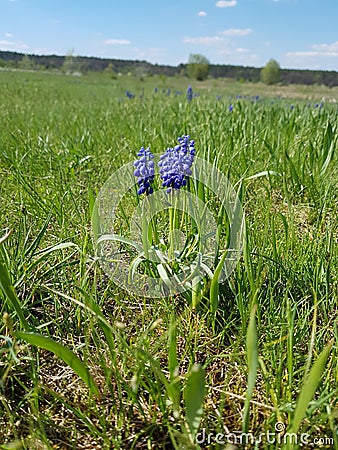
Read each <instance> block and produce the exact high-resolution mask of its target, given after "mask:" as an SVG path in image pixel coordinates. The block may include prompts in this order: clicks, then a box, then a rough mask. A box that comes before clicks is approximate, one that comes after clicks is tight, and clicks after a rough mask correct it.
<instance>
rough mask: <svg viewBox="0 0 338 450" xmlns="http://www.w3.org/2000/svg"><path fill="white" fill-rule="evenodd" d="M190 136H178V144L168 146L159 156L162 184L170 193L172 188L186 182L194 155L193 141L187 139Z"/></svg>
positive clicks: (178, 187) (183, 184)
mask: <svg viewBox="0 0 338 450" xmlns="http://www.w3.org/2000/svg"><path fill="white" fill-rule="evenodd" d="M189 138H190V136H187V135H184V136H182V137H179V138H178V141H179V143H180V145H176V147H174V148H168V149H167V150H166V152H165V153H164V154H163V155H162V156H161V157H160V162H159V163H158V165H159V167H160V175H161V179H162V186H163V187H166V188H167V192H168V193H170V192H171V190H172V189H181V187H183V186H185V185H186V184H187V177H189V176H190V175H191V174H192V172H191V166H192V164H193V162H194V157H195V146H194V145H195V143H194V141H193V140H189Z"/></svg>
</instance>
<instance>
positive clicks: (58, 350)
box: [14, 331, 100, 396]
mask: <svg viewBox="0 0 338 450" xmlns="http://www.w3.org/2000/svg"><path fill="white" fill-rule="evenodd" d="M14 335H15V337H16V338H18V339H22V340H24V341H26V342H28V344H31V345H34V346H36V347H38V348H43V349H45V350H48V351H50V352H52V353H54V354H55V355H57V356H58V357H59V358H61V359H62V360H63V361H64V362H65V363H66V364H67V365H68V366H69V367H71V369H73V371H74V372H75V373H76V374H77V375H78V376H79V377H80V378H81V379H82V380H83V381H84V382H85V384H86V385H87V386H88V388H89V390H90V392H91V393H92V394H94V395H96V396H99V394H100V393H99V389H98V387H97V385H96V383H95V381H94V379H93V377H92V376H91V375H90V373H89V370H88V367H87V366H86V365H85V364H84V363H83V362H82V361H81V359H80V358H79V357H78V356H76V355H75V353H74V352H72V351H71V350H69V348H67V347H65V346H64V345H62V344H59V343H58V342H55V341H54V340H53V339H51V338H49V337H46V336H43V335H42V334H38V333H33V332H24V331H17V332H16V333H14Z"/></svg>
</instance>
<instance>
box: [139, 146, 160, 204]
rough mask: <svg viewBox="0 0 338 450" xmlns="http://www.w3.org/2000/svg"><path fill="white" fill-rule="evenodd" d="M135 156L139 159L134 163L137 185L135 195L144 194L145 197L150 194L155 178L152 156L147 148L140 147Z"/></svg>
mask: <svg viewBox="0 0 338 450" xmlns="http://www.w3.org/2000/svg"><path fill="white" fill-rule="evenodd" d="M137 156H139V159H137V160H136V161H135V162H134V167H135V171H134V175H135V177H137V178H138V180H137V182H138V185H139V189H138V191H137V193H138V195H141V194H144V193H146V194H147V195H149V194H152V193H153V188H152V187H151V184H152V183H153V181H154V177H155V169H154V161H152V160H153V158H154V155H153V154H152V153H151V151H150V148H149V147H148V148H147V149H144V147H141V149H140V151H139V152H138V154H137Z"/></svg>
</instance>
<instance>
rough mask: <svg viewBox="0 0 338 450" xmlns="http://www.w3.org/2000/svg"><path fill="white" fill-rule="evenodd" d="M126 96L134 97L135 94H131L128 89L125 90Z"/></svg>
mask: <svg viewBox="0 0 338 450" xmlns="http://www.w3.org/2000/svg"><path fill="white" fill-rule="evenodd" d="M126 96H127V97H128V98H134V97H135V94H133V93H132V92H130V91H126Z"/></svg>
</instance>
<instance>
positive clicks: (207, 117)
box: [0, 72, 338, 449]
mask: <svg viewBox="0 0 338 450" xmlns="http://www.w3.org/2000/svg"><path fill="white" fill-rule="evenodd" d="M188 81H189V80H186V79H183V78H182V79H180V78H175V79H169V78H167V79H160V78H157V77H150V78H147V79H145V80H144V81H142V80H137V79H135V78H133V77H126V78H118V79H117V80H111V79H109V77H108V76H104V75H102V76H99V75H96V76H88V77H81V78H76V77H66V76H62V75H57V74H43V73H39V74H34V73H19V72H17V73H16V72H15V73H14V72H13V73H5V72H3V73H0V87H1V106H0V124H1V134H0V180H1V183H0V200H1V215H0V239H1V238H2V237H3V236H5V235H6V234H7V233H8V232H9V231H10V230H11V234H10V235H9V236H7V237H6V239H3V241H1V240H0V277H1V280H0V281H1V283H0V316H1V317H3V320H2V322H1V324H0V448H12V447H10V445H11V443H12V444H13V443H15V445H16V447H15V448H24V449H40V448H41V449H42V448H43V449H45V448H46V449H52V448H62V449H63V448H64V449H66V448H74V449H77V448H103V449H109V448H116V449H118V448H121V449H127V448H140V449H141V448H147V449H149V448H154V449H159V448H167V449H170V448H198V447H197V444H196V445H195V447H194V444H193V442H194V439H195V438H196V433H197V430H202V429H205V430H206V431H205V432H206V434H208V433H213V436H216V434H217V433H223V434H227V433H229V432H236V431H237V432H240V431H241V430H242V429H243V430H245V431H250V432H252V433H253V434H254V435H255V436H256V437H258V436H259V434H260V433H267V432H268V431H269V432H274V431H275V426H276V424H277V423H278V422H282V423H283V424H284V426H285V428H287V430H288V431H292V432H296V433H298V434H299V436H300V434H301V433H307V434H308V435H309V438H308V439H309V442H311V441H312V440H314V439H316V438H322V439H323V440H322V441H321V445H319V444H317V446H318V448H338V435H337V424H338V405H337V400H336V399H337V397H338V395H337V394H338V392H337V381H338V365H337V342H338V331H337V330H338V328H337V314H338V307H337V301H338V295H337V292H338V250H337V240H338V234H337V214H338V197H337V188H338V175H337V173H338V172H337V144H338V140H337V131H338V130H337V123H338V108H337V105H336V104H335V103H334V102H331V101H330V100H334V99H336V100H337V99H338V94H337V90H334V89H331V90H330V89H327V88H323V87H312V88H310V87H297V88H296V87H294V86H292V87H271V88H267V87H266V86H263V85H261V84H256V85H255V84H241V83H234V82H231V81H230V80H218V81H213V80H209V81H207V82H205V83H204V84H203V83H199V84H196V83H194V82H192V85H193V89H194V91H196V92H198V93H200V96H199V97H196V98H194V99H193V100H192V102H191V103H188V102H187V101H186V99H185V96H184V93H185V90H186V87H187V85H188ZM190 82H191V80H190ZM155 86H157V87H158V88H159V92H158V93H156V94H155V93H154V87H155ZM162 88H165V90H167V89H168V88H171V93H170V95H166V94H165V93H162ZM127 89H128V90H130V91H131V92H134V93H135V94H136V95H135V98H134V99H128V98H127V97H126V95H125V91H126V90H127ZM176 90H181V91H182V92H183V95H181V96H179V95H176V96H175V95H174V92H175V91H176ZM218 95H219V96H220V97H221V98H220V100H218V99H217V96H218ZM236 95H241V96H242V97H241V98H237V99H236ZM256 95H259V96H260V98H259V100H255V99H254V97H255V96H256ZM280 96H282V97H280ZM309 97H311V100H309ZM323 97H325V101H324V105H323V107H322V108H319V107H315V103H317V102H318V103H320V102H321V101H322V99H323ZM309 102H310V103H311V105H310V107H309V106H308V103H309ZM230 104H232V105H233V107H234V108H233V111H232V112H231V113H230V112H229V110H228V108H229V105H230ZM291 105H293V107H292V108H291ZM182 134H189V135H190V136H191V138H192V139H194V140H195V146H196V149H197V156H198V157H200V158H204V159H206V160H207V161H208V162H211V163H212V164H214V165H215V166H216V167H217V168H218V169H219V170H221V171H222V172H223V173H224V174H225V175H226V176H227V177H228V179H229V180H230V182H231V183H232V185H233V186H235V187H236V189H237V190H238V189H239V187H240V186H241V189H240V192H239V195H240V197H241V200H242V206H243V209H244V212H245V218H246V232H245V246H244V252H243V255H242V258H241V260H240V262H239V264H238V265H237V268H236V270H235V271H234V272H233V273H232V275H231V277H230V278H229V280H227V281H226V282H225V283H224V284H222V285H219V286H214V288H213V289H215V292H217V295H218V308H217V312H216V319H215V320H216V322H215V323H214V326H211V322H210V313H209V311H208V305H206V306H205V301H204V300H203V299H202V301H201V303H200V304H199V305H198V308H196V310H194V309H192V308H190V306H189V305H188V303H187V301H186V298H185V297H184V296H183V295H182V296H176V297H172V298H163V299H162V298H161V299H149V298H148V299H145V298H142V297H138V296H136V295H130V294H128V293H126V292H125V291H123V290H122V289H121V288H120V287H119V286H117V285H115V284H114V283H113V282H112V281H111V280H110V279H109V277H108V276H107V275H106V274H105V273H104V272H103V271H102V269H101V268H100V266H99V264H98V263H97V261H96V260H95V251H94V248H93V244H92V240H91V214H92V205H93V198H94V197H96V195H97V194H98V192H99V190H100V189H101V187H102V186H103V185H104V183H105V181H106V180H107V179H108V178H109V176H110V175H111V174H112V173H114V171H115V170H117V169H118V168H119V167H121V166H122V165H123V164H125V163H127V162H129V161H131V160H133V159H135V155H136V152H137V151H138V150H139V148H140V147H141V146H148V145H150V146H151V149H152V150H153V151H154V152H162V151H163V150H165V149H166V147H168V146H172V145H175V140H176V138H177V137H178V136H181V135H182ZM266 171H270V172H269V173H267V174H266V175H262V176H259V177H256V176H255V175H257V174H260V173H261V172H266ZM209 200H210V204H211V208H212V209H213V211H214V213H215V214H216V217H217V213H218V210H217V201H216V200H217V199H216V200H215V199H209ZM128 202H129V203H128ZM133 207H134V206H133V204H132V202H131V200H130V201H129V200H128V198H127V199H126V211H127V212H128V213H129V212H130V211H131V212H132V210H133ZM162 231H163V230H162ZM220 232H222V230H220ZM213 292H214V291H213ZM215 295H216V294H215ZM27 330H29V331H34V332H35V333H38V334H39V335H43V336H44V340H43V339H42V338H41V341H40V344H41V345H40V347H39V345H37V346H36V345H35V344H36V343H37V344H38V340H37V339H36V338H35V339H33V338H32V339H31V341H30V342H31V344H33V345H30V344H28V342H29V340H28V342H27V341H25V340H24V339H25V336H27V335H26V332H27ZM19 338H20V339H19ZM47 338H49V339H47ZM33 341H34V342H33ZM65 348H66V349H68V350H70V351H71V352H73V353H71V352H67V351H66V350H65ZM53 349H54V350H53ZM50 350H51V351H52V352H54V353H52V352H50ZM248 352H249V354H248ZM72 354H73V355H74V360H72ZM75 355H76V357H77V358H75ZM62 358H64V359H62ZM80 360H81V361H80ZM64 361H66V362H64ZM66 363H67V364H68V365H67V364H66ZM72 365H73V369H74V370H72V369H71V367H72ZM86 367H88V368H89V372H90V375H89V374H88V372H86ZM78 375H80V376H78ZM89 376H90V378H88V377H89ZM93 382H94V383H95V384H93ZM248 385H249V386H248ZM203 386H204V389H203ZM97 388H98V390H99V392H100V394H99V396H97V395H96V394H95V393H96V389H97ZM201 402H203V413H201V411H200V405H201ZM197 436H198V435H197ZM325 440H326V441H325ZM212 442H213V443H212V444H201V447H202V448H224V445H223V444H219V445H217V444H216V443H215V441H214V440H213V441H212ZM13 445H14V444H13ZM280 447H282V444H281V445H280ZM284 447H285V448H298V447H297V445H294V446H293V447H292V446H291V447H290V446H288V444H285V446H284ZM248 448H254V447H253V446H251V447H248ZM257 448H258V447H257ZM259 448H264V449H265V448H266V449H270V448H271V449H274V448H277V445H276V443H273V444H268V443H265V444H264V445H263V444H261V446H259ZM278 448H279V447H278ZM314 448H317V447H316V445H315V446H314Z"/></svg>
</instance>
